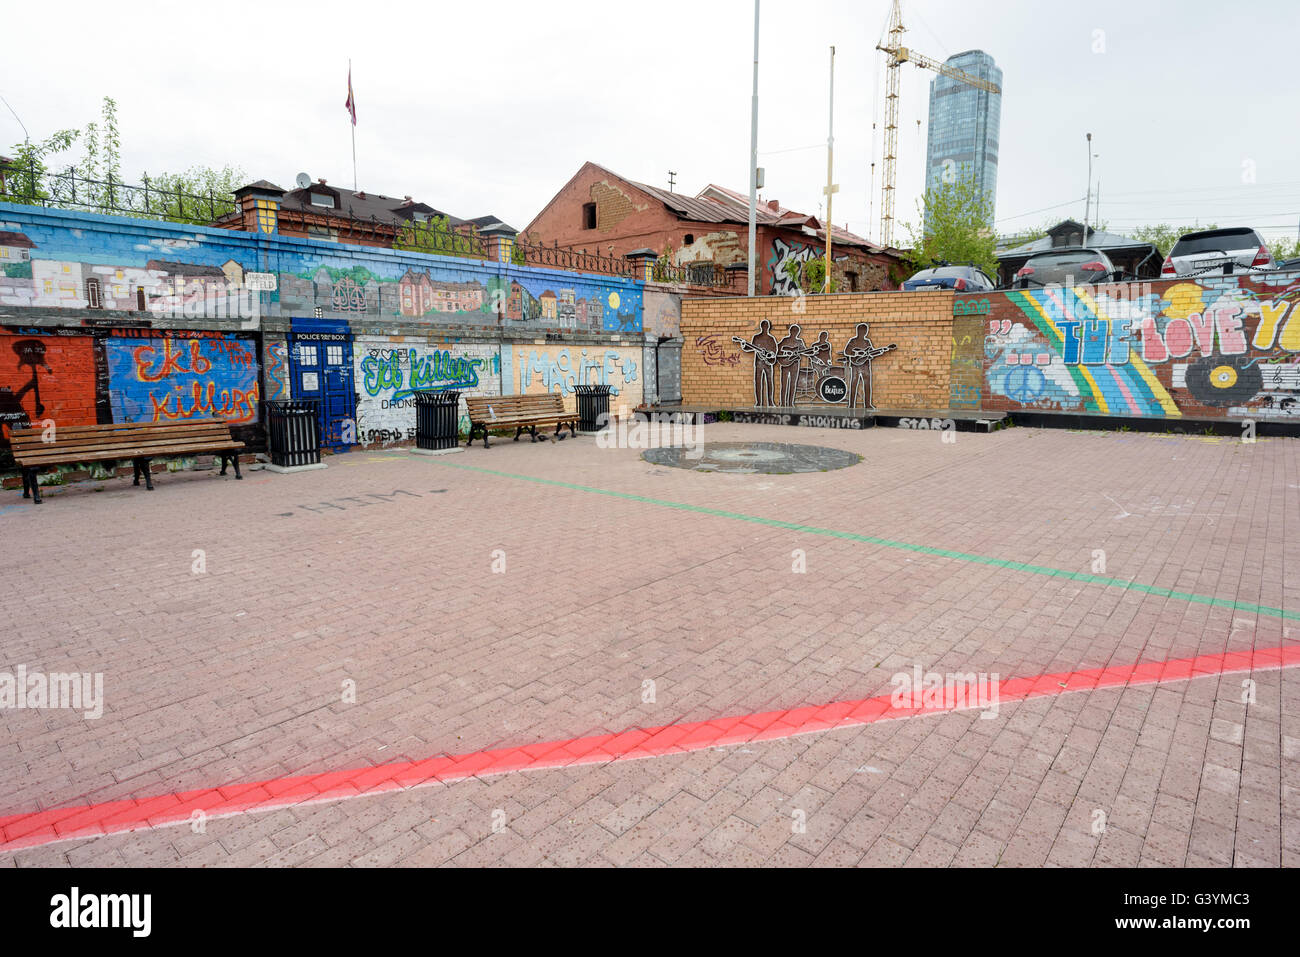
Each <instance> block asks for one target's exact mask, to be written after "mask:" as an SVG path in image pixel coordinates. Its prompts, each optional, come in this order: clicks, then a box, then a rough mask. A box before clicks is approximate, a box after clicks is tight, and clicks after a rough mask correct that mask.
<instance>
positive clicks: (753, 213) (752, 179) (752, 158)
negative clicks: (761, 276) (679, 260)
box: [749, 0, 759, 296]
mask: <svg viewBox="0 0 1300 957" xmlns="http://www.w3.org/2000/svg"><path fill="white" fill-rule="evenodd" d="M758 4H759V0H754V96H753V99H752V101H751V103H750V113H749V294H750V295H751V296H752V295H754V283H755V280H756V279H757V275H756V272H755V270H756V264H757V260H758Z"/></svg>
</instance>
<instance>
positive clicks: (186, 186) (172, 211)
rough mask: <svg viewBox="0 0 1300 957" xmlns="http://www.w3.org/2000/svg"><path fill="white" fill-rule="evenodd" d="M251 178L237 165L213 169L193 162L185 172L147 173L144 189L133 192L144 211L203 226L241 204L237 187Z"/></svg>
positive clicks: (226, 214)
mask: <svg viewBox="0 0 1300 957" xmlns="http://www.w3.org/2000/svg"><path fill="white" fill-rule="evenodd" d="M247 182H248V178H247V176H246V175H245V174H244V171H243V170H242V169H240V168H239V167H237V166H224V167H222V168H221V169H219V170H217V169H212V168H211V167H209V166H191V167H190V168H189V169H187V170H186V171H185V172H183V173H159V174H158V175H157V176H154V177H150V176H149V174H148V173H145V174H144V175H143V189H142V190H140V191H139V195H138V196H133V199H134V200H135V203H134V204H133V205H135V206H138V207H139V209H140V211H141V212H144V213H148V214H150V215H153V216H160V217H162V218H163V219H165V220H168V221H169V222H173V223H189V224H191V225H194V226H203V225H206V224H207V223H211V222H212V221H214V220H217V219H220V218H221V217H222V216H228V215H229V214H231V213H233V212H235V211H236V209H237V208H238V207H237V206H236V204H235V199H234V196H233V195H232V194H233V193H234V191H235V190H237V189H239V187H241V186H243V185H244V184H245V183H247Z"/></svg>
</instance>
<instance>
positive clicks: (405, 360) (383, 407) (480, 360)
mask: <svg viewBox="0 0 1300 957" xmlns="http://www.w3.org/2000/svg"><path fill="white" fill-rule="evenodd" d="M353 360H354V362H355V363H356V383H357V441H358V442H359V443H361V444H364V445H373V444H378V445H386V444H391V443H394V442H407V441H411V442H413V441H415V399H414V398H413V396H414V393H415V392H416V391H417V390H432V391H435V392H444V391H450V390H460V391H464V392H466V393H469V394H472V395H500V394H501V352H500V347H499V346H497V345H496V344H495V343H479V344H463V343H451V342H447V341H444V340H430V339H425V338H417V337H413V336H358V337H357V338H356V341H355V343H354V345H353ZM464 412H465V409H464V399H462V400H461V413H462V416H464ZM461 425H462V427H463V428H465V429H468V428H469V420H468V418H467V417H465V418H463V419H462V422H461Z"/></svg>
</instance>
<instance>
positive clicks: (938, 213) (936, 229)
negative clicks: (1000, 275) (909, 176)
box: [907, 176, 998, 276]
mask: <svg viewBox="0 0 1300 957" xmlns="http://www.w3.org/2000/svg"><path fill="white" fill-rule="evenodd" d="M917 213H918V214H919V216H920V219H921V223H922V225H921V227H920V228H919V229H918V228H917V227H916V226H914V225H913V224H911V223H908V225H907V229H908V232H909V233H910V234H911V236H912V252H911V256H910V257H909V258H910V259H911V261H912V265H913V266H914V267H915V268H917V269H926V268H928V267H930V266H933V265H934V264H935V263H939V262H949V263H970V264H971V265H973V266H976V267H978V268H979V269H982V270H983V271H984V272H986V273H987V274H988V275H990V276H996V275H997V271H998V258H997V236H996V235H995V234H994V232H993V197H992V195H991V194H990V193H989V192H988V191H986V190H981V189H980V188H979V187H978V186H977V185H976V183H975V179H974V177H972V176H964V177H962V178H960V179H958V180H956V181H955V182H951V183H947V182H945V183H940V184H938V185H936V186H931V187H930V188H929V189H927V190H926V191H925V196H924V197H923V198H922V199H921V200H919V201H918V202H917Z"/></svg>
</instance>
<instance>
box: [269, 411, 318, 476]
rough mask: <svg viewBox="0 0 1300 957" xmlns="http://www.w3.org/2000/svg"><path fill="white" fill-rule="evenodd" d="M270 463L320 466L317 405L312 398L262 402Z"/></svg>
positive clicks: (284, 466) (286, 465)
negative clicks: (263, 403)
mask: <svg viewBox="0 0 1300 957" xmlns="http://www.w3.org/2000/svg"><path fill="white" fill-rule="evenodd" d="M265 405H266V432H267V438H268V439H269V440H270V445H271V464H272V465H278V466H280V467H281V468H295V467H298V466H302V465H319V464H320V412H319V409H318V408H317V407H318V406H319V405H320V403H319V402H317V401H316V400H314V399H272V400H268V401H267V402H266V403H265Z"/></svg>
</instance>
